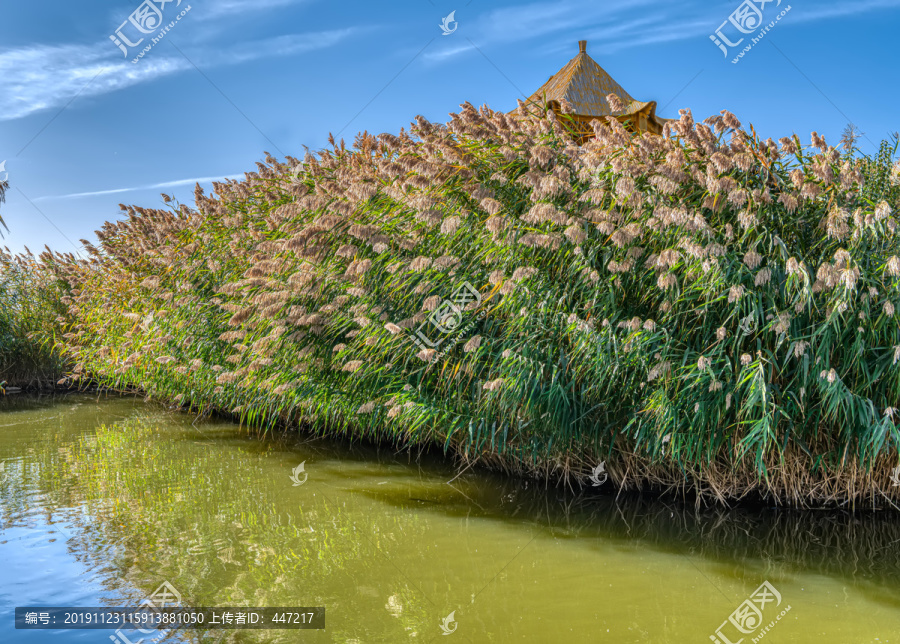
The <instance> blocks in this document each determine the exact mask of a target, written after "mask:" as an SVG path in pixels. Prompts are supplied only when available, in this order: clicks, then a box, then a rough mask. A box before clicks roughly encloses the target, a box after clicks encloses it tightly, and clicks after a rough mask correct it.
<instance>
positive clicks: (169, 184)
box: [32, 172, 244, 201]
mask: <svg viewBox="0 0 900 644" xmlns="http://www.w3.org/2000/svg"><path fill="white" fill-rule="evenodd" d="M243 178H244V173H243V172H235V173H233V174H229V175H226V176H224V177H221V176H217V177H195V178H193V179H178V180H177V181H164V182H162V183H153V184H150V185H147V186H134V187H131V188H112V189H110V190H94V191H91V192H73V193H71V194H68V195H48V196H45V197H38V198H37V199H33V200H32V201H58V200H60V199H81V198H83V197H99V196H102V195H115V194H120V193H123V192H138V191H139V190H159V189H160V188H177V187H179V186H192V185H194V184H196V183H210V182H212V181H225V180H226V179H243Z"/></svg>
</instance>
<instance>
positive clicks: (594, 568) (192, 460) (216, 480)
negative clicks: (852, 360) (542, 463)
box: [0, 395, 900, 644]
mask: <svg viewBox="0 0 900 644" xmlns="http://www.w3.org/2000/svg"><path fill="white" fill-rule="evenodd" d="M0 462H2V464H3V465H2V473H0V521H2V523H0V641H2V642H42V643H43V642H51V641H52V642H54V643H58V644H66V643H68V642H97V643H98V644H101V643H102V644H108V643H109V642H110V639H109V637H110V634H111V631H101V630H70V631H62V630H57V631H46V630H45V631H27V630H15V629H14V628H13V617H12V615H13V608H14V607H15V606H29V605H44V606H104V605H110V606H121V605H135V604H137V602H138V601H140V599H142V598H144V597H147V596H148V595H149V594H151V593H152V592H153V591H154V590H155V589H156V588H157V587H159V586H160V584H161V583H162V582H164V581H168V582H169V583H170V584H171V585H172V586H173V587H174V588H176V589H177V590H178V591H179V592H180V593H181V595H182V603H183V605H187V606H298V607H301V606H324V607H325V608H326V629H325V630H319V631H286V630H271V631H250V630H245V631H235V630H230V631H214V630H210V631H206V632H203V631H180V632H176V633H173V634H171V635H170V636H169V640H168V641H172V642H199V641H204V642H206V641H209V642H218V641H221V642H359V643H362V642H447V644H452V643H454V642H612V643H616V644H619V643H631V642H635V643H637V642H650V643H662V642H672V643H681V642H710V641H711V640H710V636H711V635H713V634H714V633H715V631H716V629H718V628H719V627H720V625H722V623H723V622H725V621H726V620H728V618H729V616H730V615H731V614H732V613H733V612H734V611H735V610H736V609H738V608H739V606H740V605H741V603H742V602H743V601H744V600H746V599H747V598H748V597H749V596H750V595H751V594H752V593H753V592H754V591H755V590H756V589H757V588H758V587H760V585H761V584H762V583H763V582H765V581H768V582H769V583H770V584H771V585H772V586H773V587H774V588H775V589H777V592H778V593H780V595H781V603H780V605H779V606H777V607H773V606H774V604H775V602H774V601H773V602H770V603H769V604H765V605H764V606H765V608H764V610H763V611H762V613H763V625H765V624H767V623H769V622H771V621H773V620H775V619H776V618H777V616H778V615H779V614H781V613H782V612H783V611H784V610H785V609H786V608H787V607H788V606H790V610H788V611H787V612H786V613H784V615H783V617H781V618H780V620H778V621H777V622H776V623H775V624H774V626H773V627H772V628H771V630H769V631H768V632H767V633H765V635H762V636H761V639H759V640H758V641H764V642H773V643H778V642H816V643H820V642H837V643H844V642H849V643H858V642H900V520H898V518H897V516H893V515H886V516H856V517H853V516H852V515H849V514H842V513H835V512H811V513H791V512H783V511H777V510H774V509H766V508H762V509H754V510H746V509H745V510H732V511H721V510H719V511H703V512H698V511H695V510H694V509H693V508H684V507H680V506H678V505H675V504H665V503H662V502H659V501H647V500H642V499H639V498H631V497H629V498H625V497H620V498H618V499H616V497H615V496H614V494H613V493H612V491H611V490H609V489H608V484H607V486H604V487H600V488H597V489H591V490H586V491H582V492H571V491H570V492H566V491H564V490H557V489H553V488H551V489H545V488H544V487H543V486H536V485H535V484H534V483H533V482H524V481H520V480H513V479H507V478H504V477H500V476H496V475H492V474H488V473H485V472H482V471H478V470H477V468H471V469H469V470H466V471H465V472H464V473H463V474H462V475H459V476H457V475H458V474H459V472H458V470H456V469H454V468H453V467H452V464H450V463H448V462H447V461H444V460H442V459H441V458H439V457H438V456H436V455H427V454H414V455H412V456H409V455H406V454H399V455H395V454H394V453H393V451H392V450H389V449H381V450H377V449H375V448H371V447H367V446H359V445H351V444H349V443H345V442H331V441H324V440H308V439H305V438H304V437H297V436H296V435H291V436H286V437H268V438H263V437H258V436H254V435H251V434H249V433H248V432H247V431H246V429H242V428H240V427H238V426H236V425H233V424H230V423H225V422H218V421H216V422H209V421H205V422H204V421H195V419H194V417H192V416H189V415H186V414H183V413H179V412H173V411H169V410H166V409H164V408H162V407H160V406H157V405H155V404H152V403H145V402H143V401H141V400H138V399H123V398H100V399H98V398H97V397H96V396H94V397H91V396H83V395H77V396H67V397H60V398H53V399H50V398H43V399H34V398H15V397H9V398H7V399H5V400H3V401H0ZM300 463H304V470H305V471H304V473H302V474H299V473H298V475H297V479H296V480H297V481H300V480H303V481H304V482H303V483H302V484H301V485H295V484H294V481H293V480H292V479H291V473H292V471H293V470H294V468H296V467H297V466H298V465H299V464H300ZM304 477H305V478H304ZM536 488H537V489H536ZM754 605H758V604H754ZM451 612H453V618H454V619H453V621H450V622H447V628H448V629H455V630H454V631H453V632H452V633H450V634H449V635H446V636H445V635H444V634H443V631H442V630H441V625H442V621H443V620H444V618H445V617H447V616H448V615H449V614H450V613H451ZM740 623H742V624H745V625H746V622H740ZM728 628H730V629H732V630H730V631H728V630H727V629H728ZM733 629H734V626H733V625H730V624H726V630H725V631H723V634H725V635H726V636H727V637H731V641H732V642H735V643H736V642H737V641H738V639H737V637H733V636H732V635H731V634H734V633H735V632H736V631H734V630H733ZM129 637H131V634H129ZM139 637H140V634H135V635H134V637H132V639H131V641H133V642H137V641H138V639H139ZM743 637H744V638H745V639H744V642H745V643H746V644H750V643H751V642H752V641H753V639H752V638H753V637H757V638H759V637H760V635H759V632H756V633H752V634H748V635H744V636H743ZM146 641H149V640H145V642H146Z"/></svg>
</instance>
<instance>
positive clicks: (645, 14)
mask: <svg viewBox="0 0 900 644" xmlns="http://www.w3.org/2000/svg"><path fill="white" fill-rule="evenodd" d="M786 4H787V3H786V2H782V7H783V6H785V5H786ZM738 5H740V2H739V0H735V1H734V2H733V3H724V4H723V3H709V2H706V1H704V2H700V1H698V0H693V1H686V2H679V3H670V2H661V1H660V0H633V1H632V2H628V3H584V2H575V1H573V0H562V1H555V2H536V3H531V4H524V5H519V6H510V7H504V8H501V9H494V10H492V11H488V12H486V13H484V14H482V15H480V16H478V17H477V18H475V19H474V20H473V21H472V22H470V23H466V18H465V16H463V15H458V16H457V19H458V20H459V21H460V25H461V27H462V28H463V29H465V31H466V32H467V33H468V34H470V37H471V38H472V40H473V41H474V42H476V43H478V44H479V46H481V45H485V46H489V45H492V44H507V43H513V42H520V41H527V40H533V41H542V44H541V47H540V51H539V53H541V54H547V53H555V52H558V51H560V50H563V49H566V48H571V46H572V44H573V43H563V42H562V41H561V40H560V39H559V36H562V35H563V34H566V35H568V34H571V33H572V32H573V31H579V32H580V33H579V36H580V37H582V38H587V39H588V40H590V42H591V45H592V48H593V49H594V51H601V52H605V53H610V52H615V51H621V50H627V49H632V48H635V47H641V46H644V45H648V44H654V43H661V42H673V41H678V40H685V39H688V38H696V37H705V36H706V35H708V34H711V33H712V32H713V31H714V30H715V29H716V28H717V27H718V26H719V25H720V24H721V22H722V21H723V20H726V19H727V18H728V16H729V14H730V13H731V12H732V11H734V10H735V9H737V7H738ZM775 7H776V5H775V4H774V3H772V4H768V5H767V6H766V9H765V11H766V12H774V11H775ZM897 8H900V0H859V1H857V2H847V1H846V0H822V1H820V2H818V3H817V4H816V5H814V6H813V5H811V4H804V6H803V7H802V8H801V7H796V8H795V9H794V10H793V11H792V12H791V16H790V21H786V22H785V25H788V24H799V23H806V22H816V21H821V20H828V19H832V18H839V17H843V16H850V15H854V16H861V15H863V14H867V13H872V12H876V11H881V10H885V9H897ZM635 15H640V17H639V18H634V16H635ZM767 15H768V13H767ZM469 49H470V47H461V46H458V44H457V43H453V44H450V43H447V45H446V46H445V48H444V49H439V50H437V51H432V52H430V53H429V55H428V56H427V59H428V60H431V61H437V62H440V61H446V60H449V59H451V58H453V57H455V56H458V55H460V54H463V53H465V52H467V51H469Z"/></svg>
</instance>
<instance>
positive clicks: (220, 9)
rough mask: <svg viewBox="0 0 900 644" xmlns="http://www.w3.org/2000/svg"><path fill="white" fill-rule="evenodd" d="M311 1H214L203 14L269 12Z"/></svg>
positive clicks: (204, 7) (208, 15)
mask: <svg viewBox="0 0 900 644" xmlns="http://www.w3.org/2000/svg"><path fill="white" fill-rule="evenodd" d="M308 1H309V0H253V1H252V2H251V1H250V0H214V1H213V2H211V3H207V4H205V5H204V6H203V12H204V14H205V15H206V17H208V18H218V17H220V16H226V15H234V14H238V13H246V12H248V11H253V12H257V11H268V10H270V9H280V8H281V7H289V6H291V5H298V4H306V3H307V2H308Z"/></svg>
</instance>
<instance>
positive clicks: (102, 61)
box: [0, 0, 356, 121]
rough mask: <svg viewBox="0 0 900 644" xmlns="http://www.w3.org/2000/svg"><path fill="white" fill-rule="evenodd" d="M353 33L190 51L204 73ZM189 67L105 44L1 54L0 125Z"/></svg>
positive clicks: (313, 34)
mask: <svg viewBox="0 0 900 644" xmlns="http://www.w3.org/2000/svg"><path fill="white" fill-rule="evenodd" d="M273 1H274V0H273ZM355 31H356V29H354V28H348V29H338V30H332V31H318V32H309V33H302V34H289V35H285V36H278V37H275V38H268V39H264V40H258V41H254V42H244V43H238V44H234V45H231V46H230V47H227V48H213V47H212V46H209V47H203V48H200V49H197V50H192V51H191V52H190V56H191V60H193V61H194V62H195V63H196V64H197V65H200V66H201V67H204V68H210V67H216V66H222V65H233V64H237V63H242V62H247V61H252V60H258V59H262V58H272V57H276V56H292V55H296V54H301V53H306V52H310V51H315V50H319V49H325V48H328V47H331V46H333V45H335V44H337V43H339V42H340V41H342V40H343V39H345V38H348V37H349V36H351V35H352V34H353V33H354V32H355ZM192 67H193V66H192V65H191V63H190V62H188V61H187V60H185V59H184V58H181V57H177V56H172V55H170V54H167V53H164V52H156V51H152V52H151V53H150V55H148V56H146V57H145V58H143V59H142V60H140V61H139V62H138V63H136V64H134V63H131V62H130V60H129V61H123V60H121V58H119V57H118V54H117V52H116V49H115V47H113V46H112V45H111V44H110V43H108V42H104V43H101V44H95V45H34V46H30V47H21V48H18V49H6V50H0V120H3V121H9V120H14V119H19V118H22V117H25V116H28V115H29V114H33V113H35V112H40V111H42V110H47V109H52V108H59V107H62V106H63V105H66V104H67V103H68V102H69V101H71V100H72V98H73V97H74V96H76V95H79V94H80V96H82V97H88V96H99V95H102V94H108V93H110V92H115V91H119V90H122V89H125V88H128V87H132V86H134V85H139V84H141V83H147V82H150V81H153V80H156V79H158V78H162V77H165V76H171V75H172V74H176V73H178V72H181V71H185V70H188V69H191V68H192Z"/></svg>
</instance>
